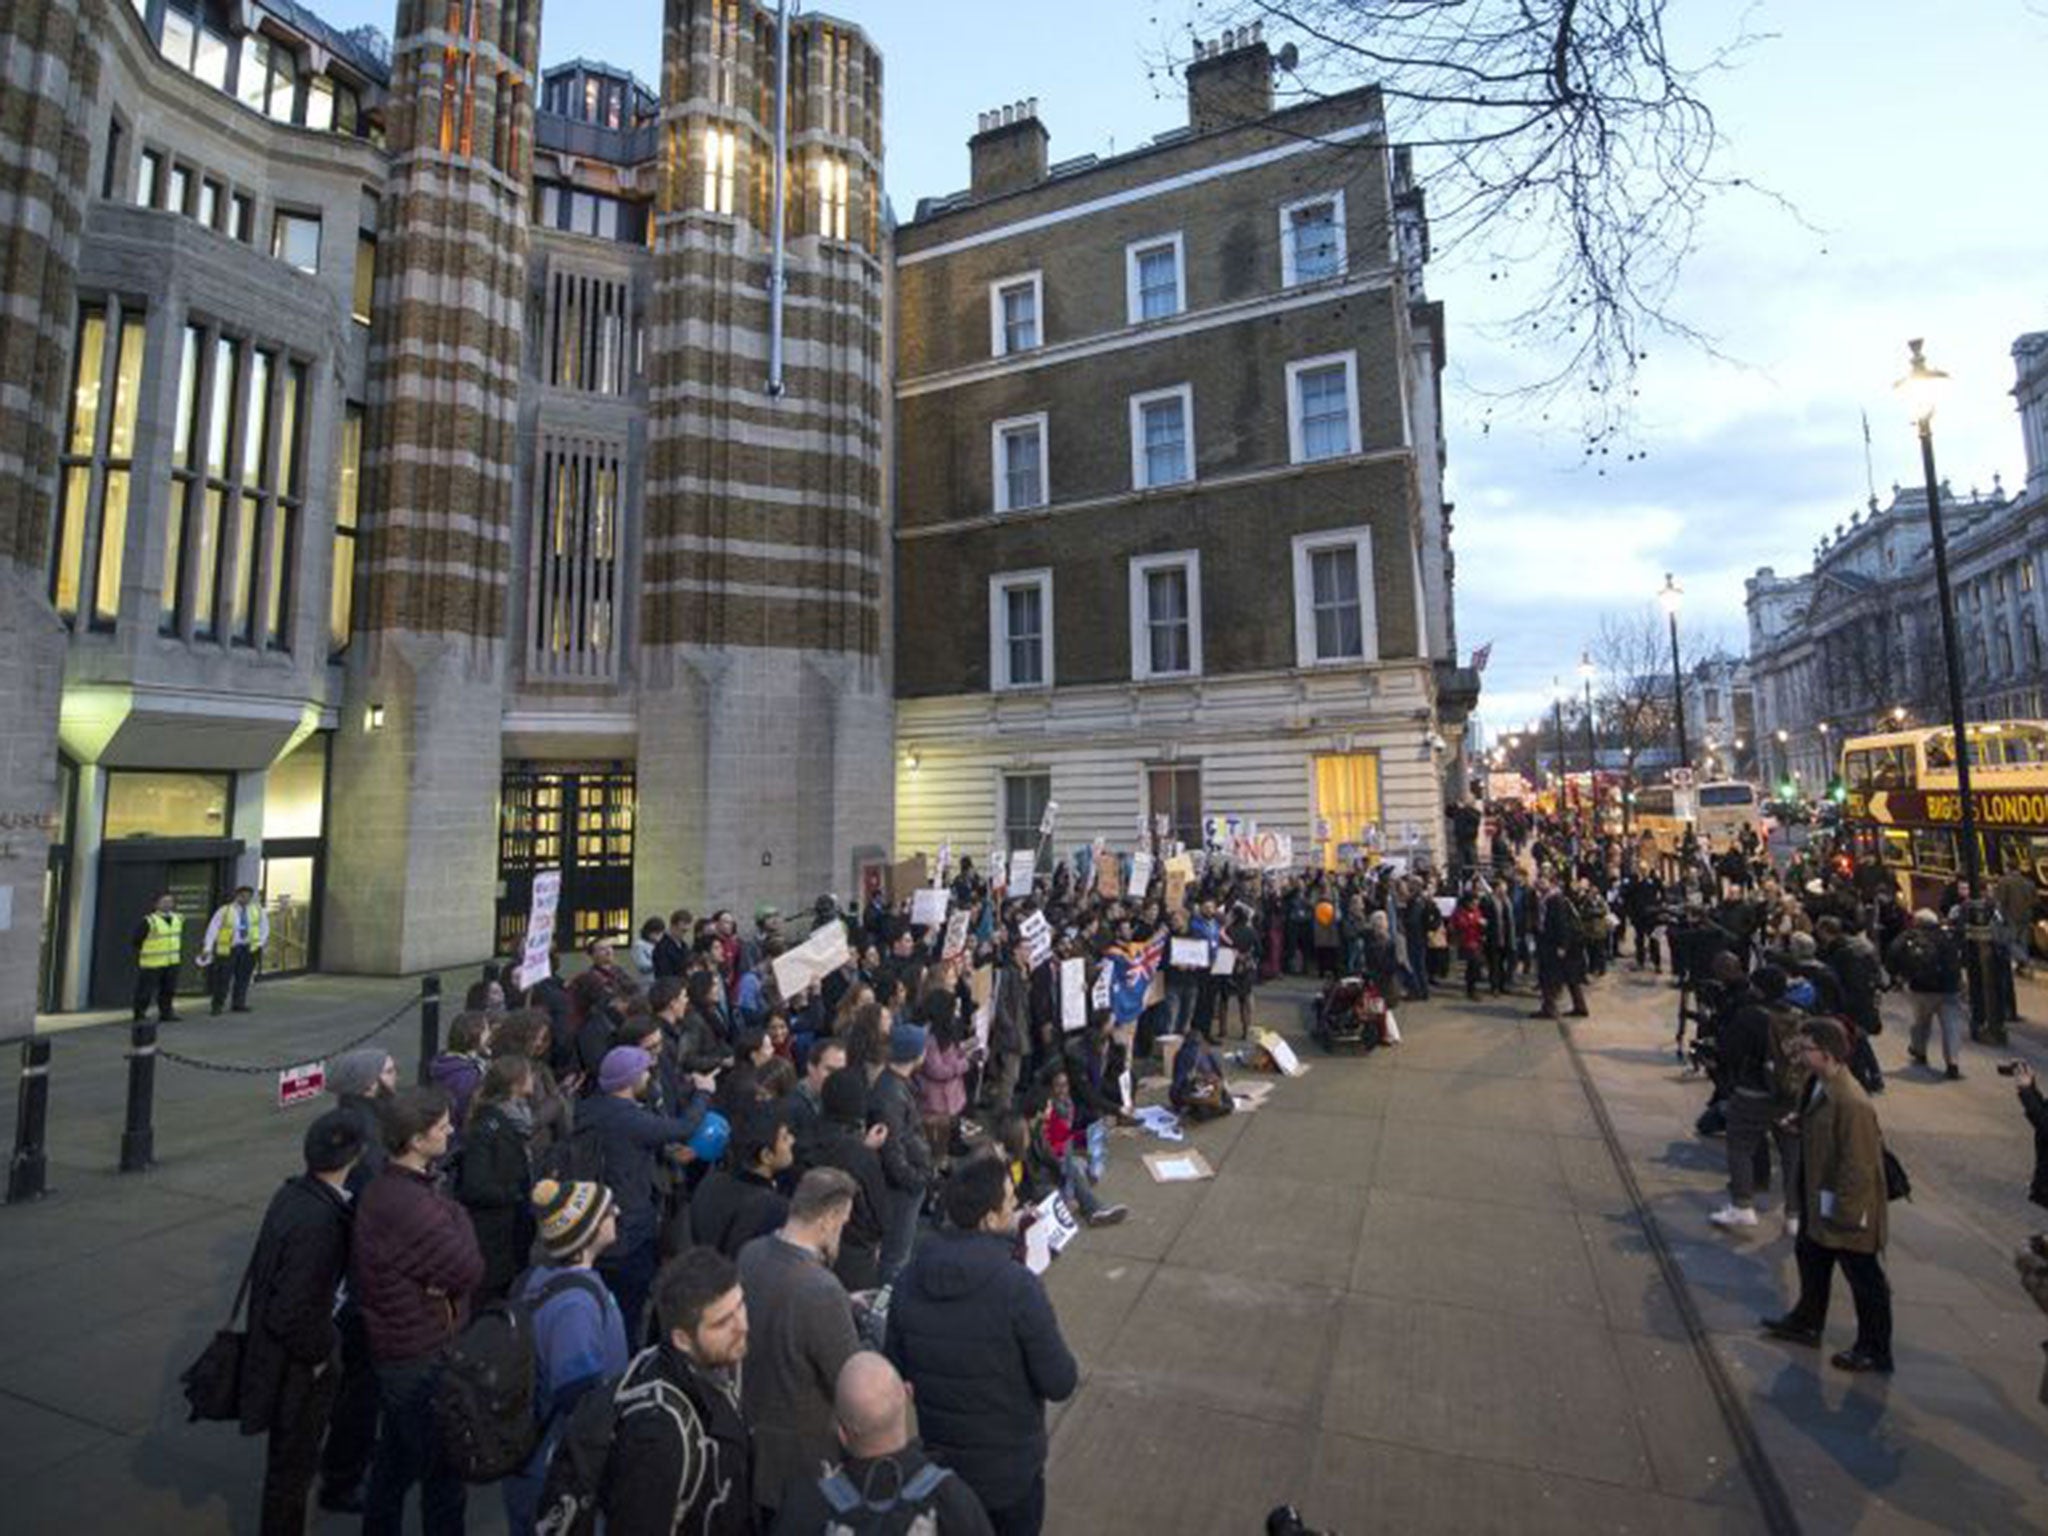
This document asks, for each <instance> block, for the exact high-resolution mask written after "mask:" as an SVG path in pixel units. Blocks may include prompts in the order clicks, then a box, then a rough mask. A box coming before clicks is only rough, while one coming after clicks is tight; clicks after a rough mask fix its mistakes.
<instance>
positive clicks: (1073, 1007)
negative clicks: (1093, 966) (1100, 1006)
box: [1060, 955, 1088, 1033]
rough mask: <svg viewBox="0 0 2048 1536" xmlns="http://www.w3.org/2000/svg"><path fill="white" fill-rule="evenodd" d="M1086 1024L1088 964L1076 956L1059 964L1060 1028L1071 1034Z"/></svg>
mask: <svg viewBox="0 0 2048 1536" xmlns="http://www.w3.org/2000/svg"><path fill="white" fill-rule="evenodd" d="M1087 1023H1088V962H1087V961H1086V960H1083V959H1081V958H1080V957H1079V956H1078V955H1077V956H1075V958H1073V959H1072V960H1062V961H1061V962H1060V1028H1062V1029H1064V1030H1066V1031H1068V1032H1069V1033H1072V1032H1073V1031H1074V1030H1077V1029H1082V1028H1085V1027H1086V1026H1087Z"/></svg>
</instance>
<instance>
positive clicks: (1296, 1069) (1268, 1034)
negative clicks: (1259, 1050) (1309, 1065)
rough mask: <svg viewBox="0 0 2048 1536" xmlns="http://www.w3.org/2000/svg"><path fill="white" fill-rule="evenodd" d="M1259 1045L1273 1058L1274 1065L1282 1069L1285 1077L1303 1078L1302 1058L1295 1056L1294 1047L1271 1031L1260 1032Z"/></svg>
mask: <svg viewBox="0 0 2048 1536" xmlns="http://www.w3.org/2000/svg"><path fill="white" fill-rule="evenodd" d="M1259 1044H1260V1045H1261V1046H1262V1047H1264V1049H1265V1052H1266V1054H1267V1055H1268V1056H1270V1057H1272V1058H1273V1065H1274V1066H1276V1067H1278V1068H1279V1069H1280V1071H1281V1074H1282V1075H1283V1076H1285V1077H1299V1076H1301V1074H1302V1065H1301V1058H1300V1057H1299V1056H1297V1055H1295V1054H1294V1047H1293V1046H1291V1045H1289V1044H1288V1043H1287V1042H1286V1041H1285V1040H1283V1039H1281V1038H1280V1037H1279V1036H1278V1035H1276V1034H1274V1033H1273V1031H1272V1030H1270V1029H1268V1030H1261V1031H1260V1033H1259Z"/></svg>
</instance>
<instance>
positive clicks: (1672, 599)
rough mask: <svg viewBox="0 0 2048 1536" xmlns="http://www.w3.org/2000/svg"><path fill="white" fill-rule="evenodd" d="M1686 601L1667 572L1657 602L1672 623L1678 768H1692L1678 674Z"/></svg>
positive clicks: (1673, 714) (1673, 715)
mask: <svg viewBox="0 0 2048 1536" xmlns="http://www.w3.org/2000/svg"><path fill="white" fill-rule="evenodd" d="M1684 599H1685V588H1683V587H1681V586H1680V585H1679V584H1678V581H1677V578H1676V577H1674V576H1673V575H1672V574H1671V573H1670V572H1669V571H1666V572H1665V573H1664V585H1663V588H1662V589H1661V590H1660V591H1659V592H1658V593H1657V601H1658V602H1659V603H1661V604H1663V605H1664V616H1665V617H1666V618H1667V619H1669V620H1670V621H1671V719H1672V723H1673V724H1674V725H1676V726H1677V728H1678V766H1679V767H1681V768H1690V767H1691V766H1692V754H1691V753H1690V752H1688V751H1686V749H1685V680H1684V678H1682V677H1681V676H1680V675H1679V672H1678V605H1679V604H1680V603H1681V602H1683V601H1684Z"/></svg>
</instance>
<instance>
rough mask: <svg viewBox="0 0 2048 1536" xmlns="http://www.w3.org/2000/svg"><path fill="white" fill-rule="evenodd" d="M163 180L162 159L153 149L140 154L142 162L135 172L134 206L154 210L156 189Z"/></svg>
mask: <svg viewBox="0 0 2048 1536" xmlns="http://www.w3.org/2000/svg"><path fill="white" fill-rule="evenodd" d="M163 179H164V157H163V156H162V155H161V154H160V153H158V152H157V151H156V150H153V149H145V150H144V151H143V152H142V160H141V162H140V164H139V165H138V166H137V167H136V171H135V206H136V207H138V208H154V207H155V206H156V194H157V187H158V185H159V184H160V183H161V182H162V181H163Z"/></svg>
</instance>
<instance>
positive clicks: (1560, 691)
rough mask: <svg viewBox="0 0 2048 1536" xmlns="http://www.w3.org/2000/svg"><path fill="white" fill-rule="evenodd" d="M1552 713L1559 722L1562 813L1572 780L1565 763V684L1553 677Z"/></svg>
mask: <svg viewBox="0 0 2048 1536" xmlns="http://www.w3.org/2000/svg"><path fill="white" fill-rule="evenodd" d="M1550 711H1551V714H1552V715H1553V716H1555V718H1556V721H1557V778H1558V796H1557V808H1558V810H1560V811H1562V810H1563V809H1564V802H1565V797H1566V795H1567V794H1568V793H1569V792H1570V789H1571V782H1570V780H1569V779H1568V778H1567V777H1566V775H1565V761H1564V684H1563V683H1561V682H1559V681H1558V680H1557V679H1556V678H1554V677H1553V678H1552V679H1551V680H1550Z"/></svg>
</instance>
